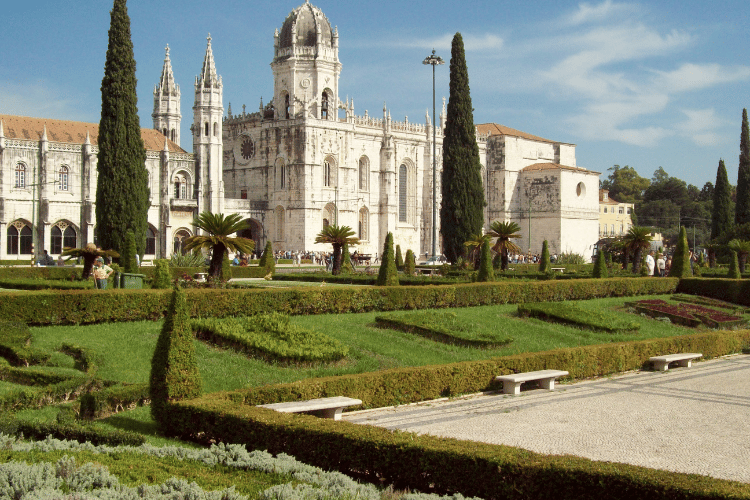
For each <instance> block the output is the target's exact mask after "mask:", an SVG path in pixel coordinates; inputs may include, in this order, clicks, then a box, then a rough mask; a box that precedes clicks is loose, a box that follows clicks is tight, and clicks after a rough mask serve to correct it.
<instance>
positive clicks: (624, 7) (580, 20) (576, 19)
mask: <svg viewBox="0 0 750 500" xmlns="http://www.w3.org/2000/svg"><path fill="white" fill-rule="evenodd" d="M634 10H635V6H633V5H631V4H626V3H613V2H612V1H611V0H607V1H606V2H602V3H600V4H599V5H590V4H588V3H586V2H582V3H580V4H578V10H577V11H575V12H573V13H572V14H570V15H568V16H566V18H565V19H564V22H565V23H567V24H569V25H572V26H578V25H581V24H585V23H591V22H596V21H603V20H605V19H609V18H611V17H613V16H615V15H622V14H624V13H627V12H632V11H634Z"/></svg>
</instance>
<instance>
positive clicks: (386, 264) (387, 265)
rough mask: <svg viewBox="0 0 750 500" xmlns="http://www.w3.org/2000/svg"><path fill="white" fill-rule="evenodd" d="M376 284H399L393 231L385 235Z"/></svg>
mask: <svg viewBox="0 0 750 500" xmlns="http://www.w3.org/2000/svg"><path fill="white" fill-rule="evenodd" d="M375 284H376V285H377V286H394V285H398V271H397V269H396V260H395V258H394V256H393V233H388V236H386V237H385V244H384V245H383V257H382V260H381V262H380V270H379V271H378V279H377V281H376V282H375Z"/></svg>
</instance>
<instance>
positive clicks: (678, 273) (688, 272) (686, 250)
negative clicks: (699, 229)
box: [669, 226, 693, 278]
mask: <svg viewBox="0 0 750 500" xmlns="http://www.w3.org/2000/svg"><path fill="white" fill-rule="evenodd" d="M692 275H693V270H692V269H691V268H690V247H688V241H687V231H686V230H685V226H682V227H681V228H680V236H679V238H678V239H677V248H675V251H674V255H673V256H672V267H670V268H669V277H670V278H689V277H691V276H692Z"/></svg>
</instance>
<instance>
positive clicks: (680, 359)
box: [648, 352, 703, 372]
mask: <svg viewBox="0 0 750 500" xmlns="http://www.w3.org/2000/svg"><path fill="white" fill-rule="evenodd" d="M702 356H703V354H700V353H697V352H683V353H680V354H665V355H664V356H652V357H650V358H648V360H649V361H651V362H652V363H653V364H654V369H655V370H657V371H661V372H665V371H667V370H668V369H669V364H670V363H677V365H678V366H684V367H686V368H690V365H691V362H692V361H693V360H694V359H698V358H700V357H702Z"/></svg>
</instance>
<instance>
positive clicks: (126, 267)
mask: <svg viewBox="0 0 750 500" xmlns="http://www.w3.org/2000/svg"><path fill="white" fill-rule="evenodd" d="M135 251H136V250H135V234H134V233H133V231H132V229H128V232H127V233H125V245H124V248H123V252H122V257H121V258H120V265H121V266H122V269H123V271H124V272H126V273H132V274H135V273H137V272H138V261H136V260H135Z"/></svg>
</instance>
